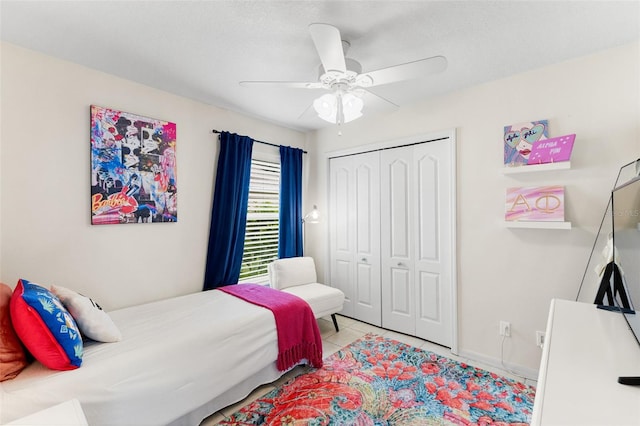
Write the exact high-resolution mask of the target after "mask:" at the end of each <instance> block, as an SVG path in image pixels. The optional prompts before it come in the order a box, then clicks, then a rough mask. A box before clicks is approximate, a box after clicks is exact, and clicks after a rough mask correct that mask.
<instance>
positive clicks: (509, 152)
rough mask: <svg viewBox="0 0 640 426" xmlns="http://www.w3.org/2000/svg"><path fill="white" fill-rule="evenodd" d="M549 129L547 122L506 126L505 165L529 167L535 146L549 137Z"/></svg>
mask: <svg viewBox="0 0 640 426" xmlns="http://www.w3.org/2000/svg"><path fill="white" fill-rule="evenodd" d="M548 127H549V126H548V122H547V120H537V121H531V122H527V123H517V124H512V125H510V126H504V137H503V139H504V165H505V166H524V165H527V164H528V163H529V155H530V154H531V147H532V146H533V144H534V143H536V142H538V141H540V140H544V139H547V137H548V136H549V128H548Z"/></svg>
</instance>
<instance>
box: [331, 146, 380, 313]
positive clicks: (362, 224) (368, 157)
mask: <svg viewBox="0 0 640 426" xmlns="http://www.w3.org/2000/svg"><path fill="white" fill-rule="evenodd" d="M379 168H380V160H379V154H378V152H370V153H364V154H358V155H349V156H344V157H338V158H332V159H331V161H330V172H329V175H330V177H329V187H330V189H329V194H330V195H329V205H330V212H329V216H330V235H331V237H330V249H331V255H330V271H331V285H332V286H334V287H337V288H339V289H340V290H342V291H343V292H344V294H345V303H344V309H343V310H342V314H344V315H346V316H349V317H353V318H357V319H359V320H362V321H365V322H368V323H370V324H374V325H377V326H381V325H382V322H381V321H382V312H381V309H380V306H381V300H380V298H381V289H380V181H379Z"/></svg>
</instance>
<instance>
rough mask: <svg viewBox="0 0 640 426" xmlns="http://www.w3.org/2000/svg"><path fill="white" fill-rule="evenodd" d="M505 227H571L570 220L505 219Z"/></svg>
mask: <svg viewBox="0 0 640 426" xmlns="http://www.w3.org/2000/svg"><path fill="white" fill-rule="evenodd" d="M505 226H506V227H507V228H529V229H571V222H542V221H538V222H534V221H520V222H519V221H505Z"/></svg>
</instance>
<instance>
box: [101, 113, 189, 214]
mask: <svg viewBox="0 0 640 426" xmlns="http://www.w3.org/2000/svg"><path fill="white" fill-rule="evenodd" d="M177 220H178V206H177V177H176V124H175V123H171V122H168V121H163V120H158V119H154V118H148V117H143V116H140V115H136V114H132V113H128V112H122V111H117V110H113V109H109V108H103V107H99V106H95V105H92V106H91V224H92V225H107V224H118V223H153V222H176V221H177Z"/></svg>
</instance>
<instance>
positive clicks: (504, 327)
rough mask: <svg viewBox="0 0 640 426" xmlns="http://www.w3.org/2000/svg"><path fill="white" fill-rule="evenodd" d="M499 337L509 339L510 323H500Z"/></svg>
mask: <svg viewBox="0 0 640 426" xmlns="http://www.w3.org/2000/svg"><path fill="white" fill-rule="evenodd" d="M500 335H501V336H504V337H511V323H510V322H509V321H500Z"/></svg>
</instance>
